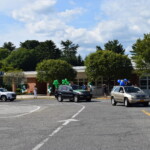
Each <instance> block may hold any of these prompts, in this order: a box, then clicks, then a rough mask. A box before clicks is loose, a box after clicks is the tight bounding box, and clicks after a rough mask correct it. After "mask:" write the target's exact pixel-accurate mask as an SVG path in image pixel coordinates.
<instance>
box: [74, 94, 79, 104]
mask: <svg viewBox="0 0 150 150" xmlns="http://www.w3.org/2000/svg"><path fill="white" fill-rule="evenodd" d="M78 101H79V98H78V96H77V95H75V96H74V102H75V103H77V102H78Z"/></svg>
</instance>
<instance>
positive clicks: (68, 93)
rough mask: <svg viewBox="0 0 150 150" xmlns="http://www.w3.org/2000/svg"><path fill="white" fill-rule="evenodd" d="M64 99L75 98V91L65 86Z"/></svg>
mask: <svg viewBox="0 0 150 150" xmlns="http://www.w3.org/2000/svg"><path fill="white" fill-rule="evenodd" d="M61 93H62V97H63V98H65V99H70V98H73V90H71V88H70V87H69V86H63V87H62V89H61Z"/></svg>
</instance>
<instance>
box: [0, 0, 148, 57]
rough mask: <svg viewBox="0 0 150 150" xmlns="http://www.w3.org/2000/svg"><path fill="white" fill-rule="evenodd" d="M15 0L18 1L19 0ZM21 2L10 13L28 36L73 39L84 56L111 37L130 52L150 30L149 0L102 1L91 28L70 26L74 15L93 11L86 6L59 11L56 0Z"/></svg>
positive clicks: (58, 39)
mask: <svg viewBox="0 0 150 150" xmlns="http://www.w3.org/2000/svg"><path fill="white" fill-rule="evenodd" d="M6 1H8V0H6ZM12 1H13V2H14V3H15V2H18V0H12ZM20 1H22V4H23V5H22V6H21V3H18V5H14V10H12V13H11V14H12V17H13V18H14V19H16V20H17V21H20V22H22V23H24V24H25V30H26V32H28V33H27V34H26V36H27V37H28V35H32V37H38V38H39V37H41V38H40V39H42V38H43V40H46V39H52V40H54V42H56V43H57V44H58V43H60V41H61V40H66V39H70V40H72V41H73V42H74V43H76V44H79V45H80V46H81V49H80V53H82V55H83V56H85V55H87V54H88V53H89V50H90V52H91V48H93V51H95V46H96V45H101V46H103V44H104V43H106V42H107V41H108V40H114V39H118V40H119V42H120V43H122V44H123V45H124V46H125V48H127V51H129V47H131V44H133V42H135V40H136V39H137V38H139V37H142V36H143V34H144V33H149V31H150V30H149V26H150V9H149V6H150V1H149V0H138V1H137V0H132V1H131V0H107V1H105V0H103V3H102V2H101V5H100V6H99V10H97V12H98V13H97V15H96V16H94V17H95V18H101V20H95V21H96V22H97V23H95V24H96V25H95V26H94V27H92V28H90V29H88V28H87V27H82V28H80V27H78V28H77V27H75V26H74V25H73V23H72V24H71V25H70V23H71V22H73V21H74V18H75V17H80V16H81V15H83V16H84V15H85V16H86V15H88V13H87V12H89V11H90V10H86V7H85V8H82V7H80V6H79V5H78V6H77V5H75V6H76V7H75V8H73V9H66V10H64V11H61V12H58V11H56V9H55V6H56V5H57V0H20ZM70 2H71V3H73V2H74V1H73V0H71V1H70ZM0 3H1V2H0ZM93 3H94V0H93ZM3 6H4V4H3ZM0 8H1V7H0ZM90 13H93V12H90ZM100 15H101V16H100ZM86 17H88V16H86ZM89 23H90V20H89ZM30 38H31V37H28V39H30ZM37 40H38V39H37ZM86 49H87V51H86Z"/></svg>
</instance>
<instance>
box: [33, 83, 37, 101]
mask: <svg viewBox="0 0 150 150" xmlns="http://www.w3.org/2000/svg"><path fill="white" fill-rule="evenodd" d="M33 92H34V98H37V87H36V85H35V86H34V90H33Z"/></svg>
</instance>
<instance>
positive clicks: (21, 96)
mask: <svg viewBox="0 0 150 150" xmlns="http://www.w3.org/2000/svg"><path fill="white" fill-rule="evenodd" d="M93 98H94V99H110V96H107V97H104V96H99V97H97V96H94V97H93ZM16 99H19V100H24V99H34V95H17V98H16ZM37 99H55V96H54V95H52V96H47V95H38V96H37Z"/></svg>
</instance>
